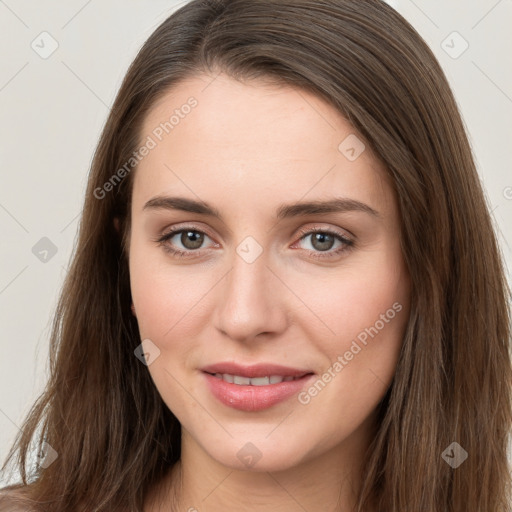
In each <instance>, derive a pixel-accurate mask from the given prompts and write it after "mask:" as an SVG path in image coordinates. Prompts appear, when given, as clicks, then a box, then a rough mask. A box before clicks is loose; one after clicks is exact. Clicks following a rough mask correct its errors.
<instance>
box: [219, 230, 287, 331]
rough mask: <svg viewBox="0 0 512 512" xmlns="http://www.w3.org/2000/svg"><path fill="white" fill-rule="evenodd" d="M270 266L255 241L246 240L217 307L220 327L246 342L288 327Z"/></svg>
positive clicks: (235, 258)
mask: <svg viewBox="0 0 512 512" xmlns="http://www.w3.org/2000/svg"><path fill="white" fill-rule="evenodd" d="M268 265H269V261H268V257H267V253H266V252H264V251H263V248H262V247H261V246H259V244H258V246H257V245H256V243H255V241H254V240H250V239H249V240H247V239H246V240H244V241H242V242H241V243H240V244H239V246H238V247H237V248H236V252H233V256H232V265H231V270H230V272H229V273H228V274H227V276H226V279H225V280H224V284H223V287H222V292H221V297H219V302H218V305H217V309H216V323H217V328H218V329H220V330H221V331H222V332H224V333H225V334H226V335H228V336H229V337H231V338H233V339H238V340H240V341H243V340H249V339H251V338H253V337H255V336H257V335H258V334H261V333H272V332H277V331H279V330H280V329H283V328H284V325H285V319H286V314H285V310H284V304H283V303H282V297H281V294H280V292H279V286H278V283H277V282H276V281H277V280H276V277H275V276H274V275H273V273H272V272H271V271H270V270H269V268H268Z"/></svg>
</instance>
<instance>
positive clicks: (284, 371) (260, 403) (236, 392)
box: [201, 363, 315, 412]
mask: <svg viewBox="0 0 512 512" xmlns="http://www.w3.org/2000/svg"><path fill="white" fill-rule="evenodd" d="M201 372H202V374H203V375H204V377H205V380H206V384H207V387H208V389H209V391H210V392H211V394H212V395H213V397H215V398H216V399H217V400H218V401H219V402H221V403H222V404H224V405H225V406H228V407H230V408H233V409H237V410H240V411H245V412H255V411H261V410H264V409H268V408H270V407H272V406H274V405H276V404H278V403H280V402H283V401H285V400H288V399H290V398H291V397H292V396H294V395H296V394H297V393H299V392H300V391H301V390H302V389H303V388H304V387H305V386H306V384H307V383H308V382H309V381H310V380H311V379H312V377H313V376H314V375H315V374H314V372H312V371H308V370H303V369H299V368H289V367H284V366H278V365H274V364H259V365H253V366H241V365H238V364H235V363H220V364H216V365H211V366H208V367H205V368H203V369H202V370H201Z"/></svg>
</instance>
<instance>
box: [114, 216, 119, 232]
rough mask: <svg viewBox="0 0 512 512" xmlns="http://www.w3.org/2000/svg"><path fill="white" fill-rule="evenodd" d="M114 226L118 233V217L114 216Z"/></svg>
mask: <svg viewBox="0 0 512 512" xmlns="http://www.w3.org/2000/svg"><path fill="white" fill-rule="evenodd" d="M114 227H115V228H116V231H117V232H118V233H119V217H114Z"/></svg>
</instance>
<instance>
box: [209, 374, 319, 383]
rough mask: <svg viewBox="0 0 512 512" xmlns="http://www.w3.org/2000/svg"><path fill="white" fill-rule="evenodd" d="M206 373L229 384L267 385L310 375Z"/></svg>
mask: <svg viewBox="0 0 512 512" xmlns="http://www.w3.org/2000/svg"><path fill="white" fill-rule="evenodd" d="M206 373H208V375H212V376H214V377H216V378H217V379H222V380H223V381H224V382H229V384H236V385H237V386H268V385H270V384H280V383H281V382H291V381H293V380H299V379H302V377H304V376H305V375H310V374H308V373H304V374H303V375H300V376H298V377H293V376H292V375H286V376H285V375H266V376H263V377H252V378H251V377H244V376H242V375H233V374H230V373H210V372H206Z"/></svg>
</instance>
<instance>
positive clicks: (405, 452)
mask: <svg viewBox="0 0 512 512" xmlns="http://www.w3.org/2000/svg"><path fill="white" fill-rule="evenodd" d="M217 70H222V71H223V72H225V73H227V74H228V75H229V76H231V77H232V78H235V79H239V80H242V79H244V80H245V79H247V80H250V79H256V78H266V79H271V80H274V81H276V82H278V83H284V84H288V85H292V86H294V87H297V88H302V89H304V90H307V91H310V92H313V93H315V94H317V95H318V96H321V97H322V98H323V99H325V100H327V101H328V102H329V103H330V104H331V105H332V106H333V107H334V108H336V109H337V110H338V111H339V112H340V113H341V114H342V115H343V116H344V117H345V118H346V119H347V120H348V121H349V122H350V123H352V125H353V126H354V127H355V129H356V130H358V132H359V133H360V134H361V136H362V137H364V139H365V143H367V144H368V145H369V146H370V147H371V148H372V150H373V151H374V152H375V154H376V155H378V157H379V158H380V159H381V160H382V161H383V162H384V164H385V166H386V168H387V171H388V173H389V176H390V177H391V179H392V183H393V186H394V188H395V191H396V193H397V198H398V206H399V211H400V215H401V241H402V250H403V254H404V258H405V261H406V264H407V267H408V270H409V274H410V276H411V282H412V295H411V309H410V318H409V322H408V325H407V329H406V333H405V336H404V339H403V346H402V350H401V354H400V359H399V362H398V365H397V369H396V374H395V377H394V380H393V383H392V385H391V387H390V388H389V390H388V392H387V394H386V396H385V398H384V399H383V400H382V402H381V404H380V406H379V429H378V432H377V435H376V437H375V439H374V440H373V442H372V445H371V446H370V447H369V449H368V452H367V457H366V459H365V471H364V473H363V474H364V478H363V482H362V486H361V492H360V496H359V503H358V507H357V511H358V512H363V511H364V510H365V508H367V507H368V506H369V505H370V504H373V503H375V504H377V508H378V510H379V511H385V512H403V511H414V512H420V511H421V512H447V511H451V512H467V511H468V510H470V511H471V512H491V511H492V512H505V511H507V512H508V511H509V509H510V498H511V496H510V473H509V466H508V459H507V448H508V441H509V435H510V427H511V425H512V410H511V407H512V406H511V383H512V379H511V376H512V373H511V360H510V352H509V349H510V328H511V321H510V313H509V309H508V301H509V299H510V291H509V289H508V287H507V284H506V280H505V276H504V270H503V264H502V260H501V255H500V252H499V248H498V244H497V240H496V235H495V233H494V231H493V225H492V222H491V218H490V214H489V208H488V205H487V203H486V199H485V196H484V193H483V190H482V186H481V183H480V181H479V177H478V175H477V172H476V169H475V164H474V160H473V156H472V153H471V148H470V145H469V143H468V138H467V135H466V133H465V129H464V126H463V123H462V121H461V116H460V114H459V112H458V109H457V105H456V102H455V100H454V97H453V94H452V92H451V90H450V87H449V85H448V82H447V80H446V77H445V75H444V73H443V71H442V70H441V68H440V66H439V64H438V62H437V61H436V59H435V57H434V55H433V53H432V52H431V50H430V49H429V48H428V46H427V44H426V43H425V42H424V41H423V40H422V38H421V37H420V36H419V35H418V33H417V32H416V31H415V30H414V29H413V28H412V27H411V25H410V24H409V23H408V22H407V21H406V20H404V19H403V18H402V17H401V16H400V15H399V14H398V13H397V12H395V11H394V10H393V9H392V8H390V7H389V6H388V5H387V4H385V3H384V2H383V1H381V0H367V1H362V0H211V1H202V0H193V1H191V2H189V3H187V4H186V5H185V6H183V7H182V8H180V9H179V10H178V11H176V12H175V13H174V14H173V15H172V16H170V17H169V18H168V19H167V20H165V21H164V22H163V23H162V24H161V25H160V26H159V27H158V29H157V30H156V31H155V32H154V33H153V34H152V35H151V37H150V38H149V39H148V40H147V42H146V43H145V44H144V46H143V47H142V49H141V50H140V52H139V54H138V55H137V57H136V59H135V60H134V62H133V64H132V65H131V67H130V68H129V70H128V72H127V75H126V77H125V79H124V81H123V84H122V86H121V88H120V91H119V93H118V95H117V98H116V100H115V102H114V105H113V107H112V111H111V114H110V115H109V118H108V120H107V123H106V126H105V128H104V130H103V133H102V135H101V138H100V141H99V144H98V147H97V150H96V153H95V156H94V160H93V164H92V169H91V172H90V176H89V181H88V188H87V194H86V197H85V204H84V209H83V214H82V217H81V222H80V229H79V238H78V242H77V245H76V249H75V251H74V255H73V259H72V263H71V266H70V269H69V272H68V275H67V278H66V282H65V285H64V287H63V290H62V295H61V299H60V302H59V304H58V308H57V310H56V315H55V319H54V325H53V332H52V337H51V347H50V377H49V382H48V384H47V387H46V389H45V391H44V393H43V394H42V395H41V397H40V398H39V399H38V401H37V402H36V404H35V405H34V407H33V409H32V410H31V412H30V414H29V416H28V418H27V419H26V421H25V423H24V425H23V428H22V432H21V433H20V435H19V436H18V438H17V440H16V444H15V446H13V448H12V450H11V452H10V454H9V456H8V458H7V460H6V462H5V464H4V468H3V469H4V470H6V468H7V467H8V465H10V463H13V462H16V468H17V470H18V471H19V472H20V476H21V480H22V481H21V482H20V485H19V487H17V486H10V489H19V490H24V493H23V495H24V496H25V497H26V500H25V502H26V503H31V504H32V506H33V507H34V509H35V510H40V511H47V510H48V511H52V512H79V511H86V510H87V511H93V510H94V511H96V512H103V511H105V512H107V511H108V512H113V511H127V510H129V511H141V510H142V506H143V503H144V499H145V497H146V496H147V493H148V490H149V489H150V487H151V486H152V484H155V483H156V482H158V481H161V479H162V477H163V476H164V475H165V474H167V473H168V471H169V469H170V468H171V467H172V465H173V464H174V463H175V462H176V461H177V460H178V459H179V457H180V432H181V431H180V424H179V422H178V420H177V419H176V417H175V416H174V415H173V414H172V412H171V411H170V410H169V409H168V408H167V407H166V406H165V404H164V403H163V401H162V399H161V397H160V395H159V393H158V392H157V389H156V388H155V386H154V384H153V382H152V380H151V378H150V376H149V373H148V371H147V368H146V367H145V366H144V365H142V364H140V362H139V361H138V359H137V358H136V357H135V356H134V349H135V348H136V347H137V346H138V345H139V344H140V339H139V333H138V327H137V323H136V320H135V319H134V317H133V316H132V315H131V314H130V300H131V298H130V288H129V274H128V266H127V254H126V251H125V250H124V247H123V237H122V236H120V235H119V234H118V232H117V230H116V229H115V227H114V219H115V218H117V219H119V222H120V225H121V228H122V230H121V231H122V233H124V235H125V236H126V234H127V233H129V229H130V226H129V215H128V214H129V205H130V197H131V186H132V185H131V184H132V182H133V173H134V172H136V166H134V169H133V170H132V171H131V172H129V173H127V176H126V177H124V178H123V179H122V180H121V182H120V183H119V184H118V185H117V186H116V187H115V188H114V190H112V191H111V192H109V193H107V194H104V197H101V198H98V192H97V191H98V189H99V188H101V187H103V185H104V184H105V183H106V182H107V181H108V180H109V179H111V177H112V176H113V174H114V173H115V172H116V170H118V169H119V168H121V167H122V166H123V165H124V164H125V163H126V162H127V161H129V159H130V158H131V156H132V155H133V152H134V151H135V150H136V149H137V148H138V147H139V146H140V144H141V140H140V138H141V133H140V131H141V125H142V122H143V120H144V118H145V116H146V114H147V113H148V110H149V109H150V108H151V107H152V105H154V104H155V102H156V101H157V99H159V98H160V97H161V96H162V95H163V94H165V93H166V92H167V91H168V90H169V89H170V88H171V87H172V86H174V85H176V84H177V83H178V82H179V81H180V80H182V79H185V78H188V77H191V76H193V75H196V74H198V73H202V72H205V71H206V72H209V73H211V74H212V76H213V73H214V71H215V72H217ZM198 108H200V105H199V107H198ZM95 191H96V193H95ZM43 441H44V442H46V443H48V444H49V445H50V446H51V447H52V448H53V449H54V450H56V452H57V453H58V458H57V460H56V461H55V462H54V463H53V464H51V465H49V466H48V467H46V469H42V467H41V465H40V464H39V465H36V464H34V465H33V467H32V466H31V465H30V464H29V457H30V453H32V451H33V449H34V446H40V445H41V443H42V442H43ZM453 442H456V443H458V444H459V445H460V447H462V449H463V450H465V452H467V455H468V456H467V459H466V460H465V461H464V462H463V463H462V464H460V466H458V467H452V465H450V464H448V463H447V462H445V460H446V457H443V454H444V453H445V451H446V449H447V448H448V452H449V456H453V452H450V445H452V443H453ZM34 443H35V444H34ZM45 446H46V445H45ZM43 448H44V446H43ZM452 448H453V446H452ZM456 449H459V448H458V447H456ZM31 450H32V451H31ZM21 499H22V498H20V502H21Z"/></svg>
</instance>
